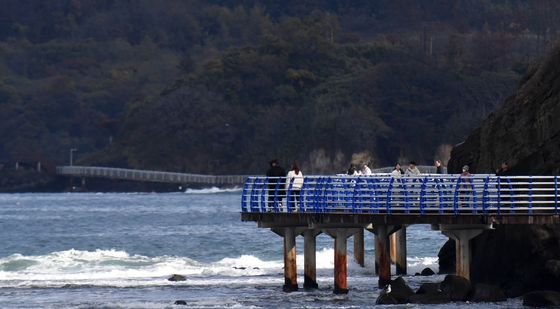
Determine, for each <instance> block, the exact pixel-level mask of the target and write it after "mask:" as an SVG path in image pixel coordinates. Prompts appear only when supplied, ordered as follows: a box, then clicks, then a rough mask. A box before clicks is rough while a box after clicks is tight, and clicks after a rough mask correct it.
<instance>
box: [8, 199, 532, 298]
mask: <svg viewBox="0 0 560 309" xmlns="http://www.w3.org/2000/svg"><path fill="white" fill-rule="evenodd" d="M240 195H241V192H240V191H235V190H234V191H221V190H216V189H208V190H188V191H187V192H185V193H166V194H161V193H149V194H145V193H132V194H124V193H121V194H118V193H59V194H0V308H100V307H101V308H173V307H177V306H176V305H174V302H175V301H176V300H185V301H186V302H187V306H188V307H191V308H224V307H228V308H247V307H250V308H364V307H372V306H374V305H375V299H376V298H377V296H378V295H379V292H380V291H379V289H377V286H376V283H377V277H376V275H375V272H374V270H373V268H374V266H373V265H374V263H373V257H374V251H373V247H374V246H373V235H372V234H366V243H365V251H366V267H364V268H362V267H360V266H359V265H357V264H356V263H355V261H354V260H353V257H352V249H353V248H352V241H349V242H348V243H349V251H348V252H349V256H348V261H349V262H348V263H349V265H348V286H349V288H350V292H349V293H348V294H347V295H334V294H333V293H332V288H333V279H332V276H333V256H334V253H333V249H332V248H333V240H332V239H331V238H330V237H328V236H326V235H319V236H318V238H317V275H318V282H319V285H320V288H319V289H318V290H313V291H303V290H302V291H299V292H294V293H284V292H282V284H283V281H284V279H283V269H282V267H283V256H282V239H281V238H280V237H278V236H277V235H276V234H274V233H272V232H271V231H270V230H268V229H259V228H257V226H256V223H254V222H241V220H240V201H241V197H240ZM407 232H408V235H407V237H408V243H407V250H408V267H409V273H412V274H414V272H417V271H420V270H422V269H423V268H425V267H431V268H432V269H434V270H436V271H437V252H438V251H439V248H440V247H441V246H442V245H443V243H444V242H445V241H446V239H447V238H446V237H444V236H443V235H441V233H439V232H437V231H432V230H430V227H429V226H426V225H414V226H410V227H409V228H408V230H407ZM302 245H303V239H302V237H298V239H297V247H298V248H297V250H298V261H297V262H298V276H299V278H300V281H302V280H301V278H303V276H302V273H303V253H302V248H303V247H302ZM172 274H181V275H184V276H185V277H186V278H187V280H186V281H180V282H171V281H168V280H167V278H169V277H170V276H171V275H172ZM441 279H442V278H441V276H438V275H435V276H432V277H414V276H407V277H406V280H407V281H408V282H409V283H410V285H411V286H412V287H418V286H419V285H420V284H421V283H422V282H430V281H431V282H434V281H437V280H441ZM300 285H301V282H300ZM463 306H464V307H466V306H468V307H469V308H472V307H473V306H474V307H475V308H476V307H478V308H489V307H491V308H512V307H521V301H520V300H519V299H512V300H509V301H508V302H505V303H496V304H490V303H484V304H467V303H455V304H445V305H439V306H436V307H439V308H452V307H453V308H454V307H463ZM420 307H422V306H418V305H405V306H401V307H399V308H420ZM424 307H425V308H428V307H430V308H431V307H434V306H424Z"/></svg>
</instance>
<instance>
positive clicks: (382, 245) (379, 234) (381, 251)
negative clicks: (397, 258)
mask: <svg viewBox="0 0 560 309" xmlns="http://www.w3.org/2000/svg"><path fill="white" fill-rule="evenodd" d="M374 233H375V257H376V261H375V264H376V265H377V274H378V275H379V280H378V286H379V287H380V288H382V287H385V286H386V285H387V284H388V283H389V282H391V261H390V256H389V255H390V252H389V229H388V226H387V225H378V226H375V227H374Z"/></svg>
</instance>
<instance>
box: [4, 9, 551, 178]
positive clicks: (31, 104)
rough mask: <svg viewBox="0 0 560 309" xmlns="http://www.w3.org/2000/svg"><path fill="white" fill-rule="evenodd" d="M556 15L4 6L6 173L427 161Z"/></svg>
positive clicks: (513, 78) (496, 89) (546, 39)
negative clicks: (77, 167) (38, 164)
mask: <svg viewBox="0 0 560 309" xmlns="http://www.w3.org/2000/svg"><path fill="white" fill-rule="evenodd" d="M558 13H560V4H557V3H556V2H555V1H548V0H539V1H528V0H526V1H523V0H517V1H513V0H510V1H506V0H475V1H462V0H456V1H438V0H431V1H422V2H421V3H419V2H417V1H405V0H399V1H397V0H391V1H390V0H384V1H336V0H330V1H314V0H299V1H296V0H293V1H292V0H289V1H271V0H261V1H257V0H252V1H251V0H245V1H219V0H213V1H198V0H192V1H179V0H175V1H171V0H168V1H148V0H129V1H112V0H104V1H93V0H91V1H84V0H53V1H32V0H23V1H22V0H19V1H16V0H6V1H3V3H2V11H1V13H0V74H1V75H0V76H1V78H0V159H1V160H4V161H6V160H18V159H34V158H39V159H42V160H47V161H51V162H53V163H56V164H60V163H65V162H66V161H67V156H68V150H69V149H70V148H74V147H75V148H78V149H79V150H78V155H79V158H81V160H82V162H84V163H95V164H105V165H114V166H131V167H137V168H157V169H166V170H174V171H192V172H210V173H221V172H238V173H245V172H259V171H261V170H262V169H263V168H264V166H265V164H266V161H267V159H269V158H272V157H279V158H280V159H281V160H282V161H283V163H284V164H286V163H288V161H291V160H293V159H299V160H300V161H302V162H303V163H304V171H314V172H326V171H334V170H340V169H341V168H343V167H345V166H346V165H347V164H348V163H349V162H350V161H351V160H352V157H354V159H355V160H358V159H359V160H373V161H374V162H375V164H377V165H387V164H392V162H394V161H395V160H397V159H402V160H404V159H415V160H417V161H420V162H427V161H429V160H431V159H432V158H433V157H434V156H442V155H445V149H446V147H445V146H442V145H446V144H454V143H456V142H459V141H461V140H462V139H463V138H464V137H465V136H466V134H467V133H468V132H469V131H470V130H471V129H472V128H473V127H475V126H476V125H477V124H478V123H479V121H480V120H481V119H482V118H483V117H484V116H486V115H487V114H488V113H489V112H491V111H492V110H493V109H494V108H495V107H496V106H497V105H498V104H500V102H502V101H503V99H504V98H505V97H506V96H509V95H511V94H512V92H513V89H515V87H516V84H517V82H518V80H519V79H520V76H521V75H523V74H524V73H525V71H526V70H527V67H528V66H529V65H530V64H531V63H532V62H533V61H534V60H535V59H537V58H538V57H539V56H540V55H541V54H542V53H543V52H544V51H545V50H546V49H548V47H549V46H550V45H551V44H552V42H553V41H555V40H556V32H557V30H558V29H559V28H560V20H558V19H555V18H554V16H558Z"/></svg>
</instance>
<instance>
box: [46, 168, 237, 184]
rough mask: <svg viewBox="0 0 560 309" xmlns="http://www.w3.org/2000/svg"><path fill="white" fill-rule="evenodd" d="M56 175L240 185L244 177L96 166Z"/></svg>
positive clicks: (58, 172)
mask: <svg viewBox="0 0 560 309" xmlns="http://www.w3.org/2000/svg"><path fill="white" fill-rule="evenodd" d="M56 173H57V174H58V175H64V176H73V177H96V178H109V179H122V180H131V181H147V182H165V183H176V184H208V185H242V184H243V183H244V182H245V179H246V178H247V176H246V175H201V174H186V173H172V172H160V171H148V170H135V169H126V168H111V167H96V166H59V167H57V168H56Z"/></svg>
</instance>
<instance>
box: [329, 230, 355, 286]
mask: <svg viewBox="0 0 560 309" xmlns="http://www.w3.org/2000/svg"><path fill="white" fill-rule="evenodd" d="M325 232H326V233H327V234H329V235H330V236H331V237H333V238H334V293H335V294H346V293H348V285H347V281H346V278H347V267H348V266H347V263H346V262H347V261H346V255H347V247H346V245H347V242H348V237H350V236H352V235H353V234H355V233H356V232H358V231H357V230H356V229H345V228H339V229H328V230H325Z"/></svg>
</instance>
